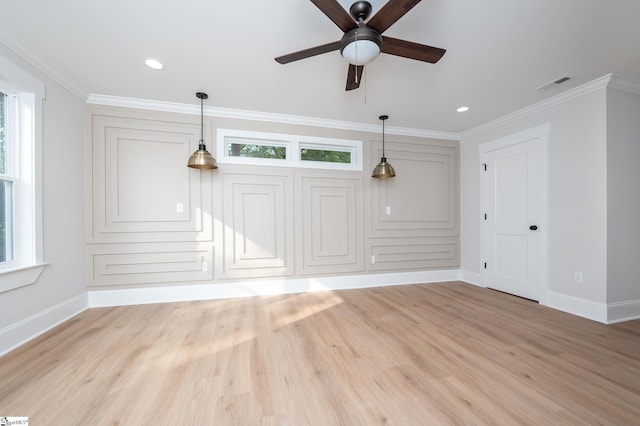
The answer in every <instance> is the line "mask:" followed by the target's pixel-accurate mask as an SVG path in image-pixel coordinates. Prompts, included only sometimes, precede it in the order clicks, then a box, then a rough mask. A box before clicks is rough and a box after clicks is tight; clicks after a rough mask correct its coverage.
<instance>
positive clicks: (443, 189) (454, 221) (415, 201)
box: [370, 142, 460, 237]
mask: <svg viewBox="0 0 640 426" xmlns="http://www.w3.org/2000/svg"><path fill="white" fill-rule="evenodd" d="M385 151H386V152H385V153H386V156H387V158H388V159H389V162H390V163H391V164H392V165H393V167H394V168H395V169H396V173H397V175H396V177H394V178H393V179H373V180H372V181H371V184H372V188H371V228H370V236H371V237H442V236H452V237H453V236H459V232H460V231H459V225H458V222H459V220H458V217H459V214H458V205H459V201H458V200H459V196H458V187H459V184H458V175H459V169H458V145H457V144H452V143H439V144H435V143H429V144H409V143H398V142H390V143H385ZM381 156H382V145H381V144H378V143H376V144H374V146H373V149H372V150H371V164H373V165H375V164H377V162H378V161H379V160H380V157H381ZM372 168H373V166H372Z"/></svg>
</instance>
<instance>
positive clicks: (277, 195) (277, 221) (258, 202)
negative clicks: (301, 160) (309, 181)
mask: <svg viewBox="0 0 640 426" xmlns="http://www.w3.org/2000/svg"><path fill="white" fill-rule="evenodd" d="M230 169H231V168H230ZM254 169H255V168H254ZM231 170H233V169H231ZM236 170H245V173H236V172H229V171H223V170H220V175H221V176H220V177H221V179H222V206H223V215H222V223H223V226H224V233H223V238H224V242H223V244H222V250H223V252H222V258H223V265H222V274H221V277H222V278H254V277H277V276H287V275H292V274H293V272H294V262H293V227H292V224H293V193H292V192H293V178H292V174H291V173H290V172H281V170H280V169H279V168H273V169H270V170H269V171H270V172H271V173H272V174H247V173H246V168H244V169H243V168H242V167H240V168H239V169H236ZM280 172H281V173H280ZM273 173H278V174H273Z"/></svg>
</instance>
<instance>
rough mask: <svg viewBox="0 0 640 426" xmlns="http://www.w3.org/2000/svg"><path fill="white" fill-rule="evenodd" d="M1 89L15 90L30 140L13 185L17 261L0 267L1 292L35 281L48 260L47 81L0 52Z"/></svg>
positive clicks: (21, 125) (23, 131) (20, 129)
mask: <svg viewBox="0 0 640 426" xmlns="http://www.w3.org/2000/svg"><path fill="white" fill-rule="evenodd" d="M0 69H1V70H2V74H1V75H0V91H2V92H4V93H6V94H12V93H16V96H17V98H16V101H17V102H16V105H17V108H18V109H19V110H18V113H19V114H21V116H22V117H23V118H24V117H27V119H23V120H21V121H20V122H19V123H18V126H19V127H18V128H17V129H14V130H17V131H18V132H19V133H20V134H21V137H26V138H28V139H29V140H30V141H31V143H30V144H28V145H29V146H28V149H26V150H24V149H23V150H21V151H20V154H19V157H18V161H19V164H18V167H20V172H19V173H20V180H21V182H20V184H19V185H17V187H16V188H14V191H16V195H15V200H16V203H19V207H18V208H19V211H20V220H19V221H17V222H16V223H18V224H19V225H20V226H19V227H17V228H16V229H15V231H14V232H15V234H14V237H15V241H16V245H15V259H16V260H15V261H14V262H7V263H6V264H5V265H3V266H2V268H0V293H2V292H5V291H9V290H13V289H16V288H19V287H23V286H26V285H30V284H33V283H35V282H36V281H37V280H38V278H39V277H40V275H41V274H42V271H43V270H44V268H45V266H46V265H47V263H45V262H44V261H43V245H42V235H43V233H42V155H41V153H42V101H43V100H44V94H45V86H44V83H43V82H41V81H40V80H38V79H36V78H35V77H33V76H31V75H30V74H29V73H27V72H26V71H24V70H23V69H21V68H20V67H18V66H17V65H15V64H14V63H13V62H11V61H10V60H8V59H7V58H5V57H3V56H1V55H0ZM25 114H26V115H25Z"/></svg>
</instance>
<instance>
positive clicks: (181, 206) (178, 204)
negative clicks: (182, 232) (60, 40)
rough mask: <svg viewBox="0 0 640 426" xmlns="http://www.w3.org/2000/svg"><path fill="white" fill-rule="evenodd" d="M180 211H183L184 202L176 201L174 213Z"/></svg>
mask: <svg viewBox="0 0 640 426" xmlns="http://www.w3.org/2000/svg"><path fill="white" fill-rule="evenodd" d="M182 212H184V204H183V203H176V213H182Z"/></svg>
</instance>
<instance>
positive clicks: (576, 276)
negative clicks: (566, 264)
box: [573, 271, 583, 284]
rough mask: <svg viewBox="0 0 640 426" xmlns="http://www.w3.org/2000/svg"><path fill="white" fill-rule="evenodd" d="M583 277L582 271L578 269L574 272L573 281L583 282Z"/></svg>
mask: <svg viewBox="0 0 640 426" xmlns="http://www.w3.org/2000/svg"><path fill="white" fill-rule="evenodd" d="M582 279H583V276H582V272H579V271H576V272H574V273H573V281H574V282H575V283H576V284H582Z"/></svg>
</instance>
